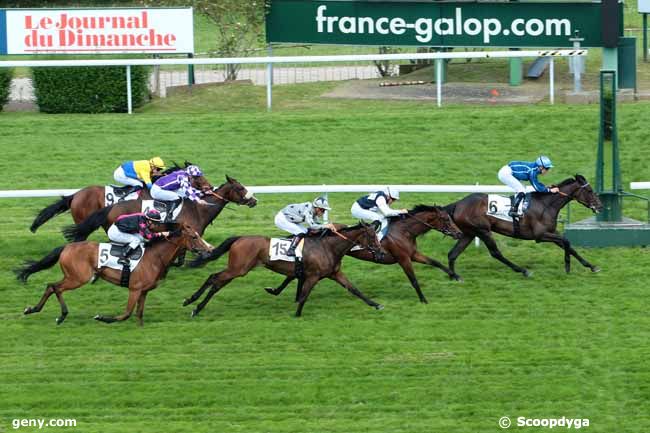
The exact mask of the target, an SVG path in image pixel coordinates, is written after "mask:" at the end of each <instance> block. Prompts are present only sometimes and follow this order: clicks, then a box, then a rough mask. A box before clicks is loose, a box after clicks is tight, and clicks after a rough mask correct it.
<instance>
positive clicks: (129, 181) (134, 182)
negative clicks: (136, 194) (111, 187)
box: [113, 166, 144, 188]
mask: <svg viewBox="0 0 650 433" xmlns="http://www.w3.org/2000/svg"><path fill="white" fill-rule="evenodd" d="M113 179H115V182H119V183H121V184H123V185H131V186H138V187H140V188H142V187H143V186H144V182H142V181H140V180H138V179H133V178H132V177H128V176H127V175H126V173H124V169H123V168H122V166H119V167H117V168H116V169H115V171H114V172H113Z"/></svg>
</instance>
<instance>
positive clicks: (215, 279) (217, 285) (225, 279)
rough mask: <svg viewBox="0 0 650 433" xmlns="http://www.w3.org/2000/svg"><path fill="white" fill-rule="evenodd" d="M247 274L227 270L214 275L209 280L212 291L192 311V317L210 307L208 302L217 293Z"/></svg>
mask: <svg viewBox="0 0 650 433" xmlns="http://www.w3.org/2000/svg"><path fill="white" fill-rule="evenodd" d="M246 273H247V272H244V273H240V272H237V273H234V272H231V271H228V270H225V271H223V272H219V273H218V274H214V275H212V276H211V277H210V278H209V280H211V281H212V283H211V284H212V287H211V288H210V291H209V292H208V294H207V295H205V298H203V300H202V301H201V302H199V305H197V306H196V308H194V310H192V317H194V316H196V315H197V314H199V313H200V312H201V310H203V309H204V308H205V306H206V305H208V302H210V299H212V297H213V296H214V295H216V294H217V292H218V291H219V290H221V289H222V288H223V287H224V286H225V285H226V284H228V283H229V282H231V281H232V280H234V279H235V278H237V277H241V276H243V275H245V274H246ZM206 283H207V281H206Z"/></svg>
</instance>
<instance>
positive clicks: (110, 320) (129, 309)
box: [95, 290, 141, 323]
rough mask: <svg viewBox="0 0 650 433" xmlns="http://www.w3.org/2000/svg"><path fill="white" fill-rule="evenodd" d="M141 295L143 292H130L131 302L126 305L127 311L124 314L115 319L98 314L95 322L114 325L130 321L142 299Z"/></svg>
mask: <svg viewBox="0 0 650 433" xmlns="http://www.w3.org/2000/svg"><path fill="white" fill-rule="evenodd" d="M140 293H141V290H129V300H128V302H127V304H126V311H125V312H124V313H123V314H120V315H119V316H115V317H110V316H102V315H100V314H98V315H96V316H95V320H98V321H100V322H104V323H113V322H122V321H124V320H126V319H128V318H129V317H131V314H133V310H134V309H135V304H136V302H137V301H138V299H139V298H140Z"/></svg>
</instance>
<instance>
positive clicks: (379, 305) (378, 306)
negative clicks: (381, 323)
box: [375, 304, 384, 310]
mask: <svg viewBox="0 0 650 433" xmlns="http://www.w3.org/2000/svg"><path fill="white" fill-rule="evenodd" d="M383 309H384V306H383V305H381V304H377V305H375V310H383Z"/></svg>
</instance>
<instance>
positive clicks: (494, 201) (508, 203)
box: [486, 194, 530, 222]
mask: <svg viewBox="0 0 650 433" xmlns="http://www.w3.org/2000/svg"><path fill="white" fill-rule="evenodd" d="M512 200H513V197H512V196H510V197H503V196H501V195H498V194H488V206H487V212H486V213H487V215H490V216H492V217H494V218H498V219H500V220H504V221H510V222H512V217H511V216H510V215H508V213H509V212H510V208H511V207H512ZM529 203H530V194H526V198H525V199H523V200H522V201H521V204H520V205H519V207H520V213H521V214H522V215H523V214H525V213H526V210H527V209H528V204H529Z"/></svg>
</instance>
